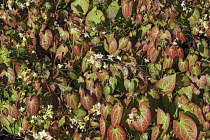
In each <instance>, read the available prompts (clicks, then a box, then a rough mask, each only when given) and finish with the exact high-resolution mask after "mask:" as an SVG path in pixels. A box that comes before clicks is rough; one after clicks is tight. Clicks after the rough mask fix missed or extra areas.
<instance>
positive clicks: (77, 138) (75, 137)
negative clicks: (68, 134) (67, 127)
mask: <svg viewBox="0 0 210 140" xmlns="http://www.w3.org/2000/svg"><path fill="white" fill-rule="evenodd" d="M72 138H73V140H82V134H80V133H78V132H74V134H73V135H72Z"/></svg>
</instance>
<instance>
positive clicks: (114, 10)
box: [106, 1, 120, 19]
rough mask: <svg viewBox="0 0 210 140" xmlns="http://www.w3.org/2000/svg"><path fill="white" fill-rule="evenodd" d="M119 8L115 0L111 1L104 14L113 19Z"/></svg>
mask: <svg viewBox="0 0 210 140" xmlns="http://www.w3.org/2000/svg"><path fill="white" fill-rule="evenodd" d="M119 9H120V6H119V5H118V3H117V1H113V2H112V3H111V4H110V5H109V6H108V8H107V10H106V16H107V18H109V19H114V18H115V17H116V15H117V13H118V11H119Z"/></svg>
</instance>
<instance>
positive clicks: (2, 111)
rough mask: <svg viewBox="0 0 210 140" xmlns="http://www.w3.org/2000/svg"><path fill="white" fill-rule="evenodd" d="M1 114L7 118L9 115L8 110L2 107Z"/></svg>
mask: <svg viewBox="0 0 210 140" xmlns="http://www.w3.org/2000/svg"><path fill="white" fill-rule="evenodd" d="M1 113H2V114H3V115H4V116H6V117H8V115H9V110H8V108H6V107H4V108H3V109H2V110H1Z"/></svg>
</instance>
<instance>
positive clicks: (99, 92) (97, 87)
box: [94, 83, 103, 101]
mask: <svg viewBox="0 0 210 140" xmlns="http://www.w3.org/2000/svg"><path fill="white" fill-rule="evenodd" d="M94 94H95V95H96V98H97V100H98V101H100V99H101V97H102V95H103V89H102V86H101V84H100V83H96V84H95V88H94Z"/></svg>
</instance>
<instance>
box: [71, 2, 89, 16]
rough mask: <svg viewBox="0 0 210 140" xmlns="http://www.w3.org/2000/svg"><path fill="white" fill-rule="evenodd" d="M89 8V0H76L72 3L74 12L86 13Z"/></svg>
mask: <svg viewBox="0 0 210 140" xmlns="http://www.w3.org/2000/svg"><path fill="white" fill-rule="evenodd" d="M88 8H89V0H75V1H74V2H72V3H71V9H72V10H73V12H74V13H76V14H78V15H79V14H80V13H82V14H83V15H86V13H87V11H88Z"/></svg>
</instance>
